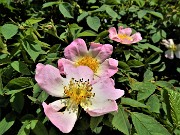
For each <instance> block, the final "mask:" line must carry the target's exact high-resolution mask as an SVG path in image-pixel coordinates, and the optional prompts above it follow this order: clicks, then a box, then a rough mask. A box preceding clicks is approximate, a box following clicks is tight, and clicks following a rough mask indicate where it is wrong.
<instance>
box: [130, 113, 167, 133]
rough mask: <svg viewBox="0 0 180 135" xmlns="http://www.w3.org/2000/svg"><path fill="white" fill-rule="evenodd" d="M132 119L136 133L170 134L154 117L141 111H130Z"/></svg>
mask: <svg viewBox="0 0 180 135" xmlns="http://www.w3.org/2000/svg"><path fill="white" fill-rule="evenodd" d="M131 117H132V121H133V124H134V126H135V129H136V131H137V133H138V135H170V133H169V132H168V131H167V129H166V128H164V127H163V126H162V125H161V124H160V123H159V122H157V121H156V120H155V119H154V118H152V117H150V116H148V115H145V114H143V113H137V112H133V113H131Z"/></svg>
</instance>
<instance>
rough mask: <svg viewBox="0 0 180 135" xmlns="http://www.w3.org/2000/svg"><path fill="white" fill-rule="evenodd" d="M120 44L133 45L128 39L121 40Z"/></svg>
mask: <svg viewBox="0 0 180 135" xmlns="http://www.w3.org/2000/svg"><path fill="white" fill-rule="evenodd" d="M120 43H121V44H125V45H131V44H132V43H133V42H132V41H130V40H127V39H121V41H120Z"/></svg>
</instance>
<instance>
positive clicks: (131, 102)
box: [121, 98, 147, 108]
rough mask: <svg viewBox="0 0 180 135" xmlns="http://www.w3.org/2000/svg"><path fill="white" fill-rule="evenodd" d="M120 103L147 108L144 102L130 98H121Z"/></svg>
mask: <svg viewBox="0 0 180 135" xmlns="http://www.w3.org/2000/svg"><path fill="white" fill-rule="evenodd" d="M121 104H124V105H130V106H132V107H142V108H147V106H146V105H145V104H143V103H141V102H138V101H136V100H134V99H131V98H121Z"/></svg>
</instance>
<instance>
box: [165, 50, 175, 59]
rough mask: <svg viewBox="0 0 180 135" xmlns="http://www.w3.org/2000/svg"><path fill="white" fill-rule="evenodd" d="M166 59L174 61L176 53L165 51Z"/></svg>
mask: <svg viewBox="0 0 180 135" xmlns="http://www.w3.org/2000/svg"><path fill="white" fill-rule="evenodd" d="M165 57H166V58H169V59H174V52H173V51H172V50H167V51H165Z"/></svg>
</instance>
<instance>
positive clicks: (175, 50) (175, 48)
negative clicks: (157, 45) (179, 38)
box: [161, 39, 180, 59]
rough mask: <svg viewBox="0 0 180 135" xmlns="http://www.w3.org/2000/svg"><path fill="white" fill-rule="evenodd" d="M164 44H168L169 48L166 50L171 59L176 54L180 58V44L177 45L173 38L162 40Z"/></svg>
mask: <svg viewBox="0 0 180 135" xmlns="http://www.w3.org/2000/svg"><path fill="white" fill-rule="evenodd" d="M161 44H163V45H165V46H166V48H167V49H168V50H167V51H165V57H166V58H169V59H174V55H175V56H176V57H177V58H179V59H180V44H178V45H175V44H174V41H173V39H168V40H165V39H164V40H162V43H161Z"/></svg>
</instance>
